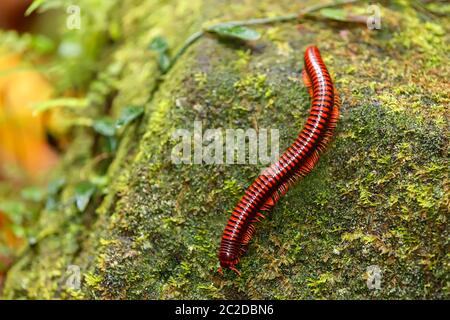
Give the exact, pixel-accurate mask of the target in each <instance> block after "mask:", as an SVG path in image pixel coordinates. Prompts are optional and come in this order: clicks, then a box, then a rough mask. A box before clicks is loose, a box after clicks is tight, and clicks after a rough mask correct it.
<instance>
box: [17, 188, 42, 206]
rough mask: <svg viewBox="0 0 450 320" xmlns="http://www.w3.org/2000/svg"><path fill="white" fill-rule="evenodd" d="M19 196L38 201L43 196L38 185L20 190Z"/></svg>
mask: <svg viewBox="0 0 450 320" xmlns="http://www.w3.org/2000/svg"><path fill="white" fill-rule="evenodd" d="M20 196H21V197H22V198H23V199H25V200H29V201H34V202H39V201H41V200H42V199H43V198H44V193H43V192H42V190H41V189H40V188H38V187H28V188H24V189H22V190H21V191H20Z"/></svg>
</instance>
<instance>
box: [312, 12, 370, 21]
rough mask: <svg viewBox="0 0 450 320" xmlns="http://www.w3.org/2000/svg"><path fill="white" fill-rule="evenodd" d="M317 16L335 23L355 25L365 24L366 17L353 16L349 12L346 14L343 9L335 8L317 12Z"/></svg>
mask: <svg viewBox="0 0 450 320" xmlns="http://www.w3.org/2000/svg"><path fill="white" fill-rule="evenodd" d="M319 14H320V15H322V17H324V18H327V19H331V20H336V21H343V22H357V23H366V22H367V17H366V16H362V15H355V14H353V13H351V12H347V11H345V10H343V9H337V8H324V9H322V10H320V11H319Z"/></svg>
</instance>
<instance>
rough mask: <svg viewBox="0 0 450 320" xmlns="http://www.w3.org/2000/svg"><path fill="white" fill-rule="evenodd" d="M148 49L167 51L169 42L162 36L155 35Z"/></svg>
mask: <svg viewBox="0 0 450 320" xmlns="http://www.w3.org/2000/svg"><path fill="white" fill-rule="evenodd" d="M149 49H150V50H152V51H156V52H167V51H168V50H169V44H168V43H167V41H166V39H165V38H163V37H156V38H154V39H153V40H152V42H151V43H150V46H149Z"/></svg>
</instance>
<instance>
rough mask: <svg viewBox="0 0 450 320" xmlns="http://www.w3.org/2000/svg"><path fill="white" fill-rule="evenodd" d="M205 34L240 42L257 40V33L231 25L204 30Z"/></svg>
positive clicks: (258, 36)
mask: <svg viewBox="0 0 450 320" xmlns="http://www.w3.org/2000/svg"><path fill="white" fill-rule="evenodd" d="M206 31H207V32H210V33H214V34H217V35H218V36H220V37H226V38H236V39H240V40H258V39H259V38H260V37H261V35H260V34H259V32H257V31H255V30H253V29H249V28H247V27H242V26H236V25H232V24H226V23H224V24H219V25H215V26H212V27H210V28H208V29H206Z"/></svg>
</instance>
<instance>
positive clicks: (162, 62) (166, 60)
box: [158, 52, 172, 73]
mask: <svg viewBox="0 0 450 320" xmlns="http://www.w3.org/2000/svg"><path fill="white" fill-rule="evenodd" d="M171 63H172V62H171V61H170V57H169V56H168V55H167V54H166V53H164V52H161V53H160V55H159V58H158V64H159V68H160V69H161V71H162V72H163V73H166V72H167V70H169V68H170V65H171Z"/></svg>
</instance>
